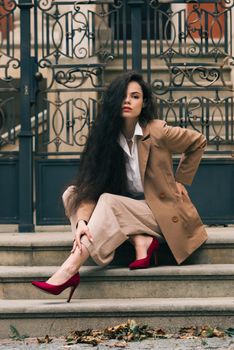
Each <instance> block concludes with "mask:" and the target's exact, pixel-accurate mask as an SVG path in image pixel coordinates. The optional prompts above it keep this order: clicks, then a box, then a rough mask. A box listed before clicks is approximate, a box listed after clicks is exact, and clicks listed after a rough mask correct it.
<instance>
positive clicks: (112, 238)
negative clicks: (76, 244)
mask: <svg viewBox="0 0 234 350" xmlns="http://www.w3.org/2000/svg"><path fill="white" fill-rule="evenodd" d="M71 224H72V231H73V232H74V225H75V223H74V222H72V220H71ZM88 227H89V230H90V232H91V234H92V236H93V243H91V242H90V241H89V240H88V238H87V237H86V236H83V237H82V239H81V242H82V244H84V245H85V247H86V248H87V249H88V251H89V254H90V256H91V257H92V259H93V260H94V261H95V262H96V263H97V264H98V265H101V266H104V265H107V264H108V263H110V262H111V260H112V259H113V257H114V254H115V249H116V248H117V247H118V246H120V245H121V244H122V243H123V242H124V241H126V240H127V239H128V238H129V237H130V236H131V235H136V234H148V235H150V236H155V237H157V236H159V235H161V230H160V228H159V226H158V225H157V223H156V221H155V218H154V216H153V214H152V212H151V210H150V208H149V207H148V205H147V204H146V202H145V200H136V199H131V198H128V197H124V196H118V195H114V194H110V193H103V194H102V195H101V196H100V198H99V200H98V202H97V205H96V207H95V209H94V211H93V213H92V216H91V218H90V220H89V223H88Z"/></svg>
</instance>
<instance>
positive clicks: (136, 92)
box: [130, 91, 142, 95]
mask: <svg viewBox="0 0 234 350" xmlns="http://www.w3.org/2000/svg"><path fill="white" fill-rule="evenodd" d="M130 94H139V95H141V94H142V92H140V91H131V92H130Z"/></svg>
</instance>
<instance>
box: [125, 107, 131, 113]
mask: <svg viewBox="0 0 234 350" xmlns="http://www.w3.org/2000/svg"><path fill="white" fill-rule="evenodd" d="M131 110H132V108H129V107H124V108H123V111H124V112H130V111H131Z"/></svg>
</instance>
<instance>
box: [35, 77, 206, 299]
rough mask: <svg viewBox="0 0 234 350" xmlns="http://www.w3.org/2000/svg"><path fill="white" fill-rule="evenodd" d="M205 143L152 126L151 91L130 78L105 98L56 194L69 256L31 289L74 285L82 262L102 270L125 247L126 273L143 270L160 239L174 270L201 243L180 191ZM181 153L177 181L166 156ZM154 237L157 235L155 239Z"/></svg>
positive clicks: (157, 123) (201, 233) (202, 234)
mask: <svg viewBox="0 0 234 350" xmlns="http://www.w3.org/2000/svg"><path fill="white" fill-rule="evenodd" d="M205 145H206V140H205V138H204V136H203V135H201V134H200V133H197V132H195V131H192V130H187V129H182V128H180V127H170V126H167V124H166V123H165V122H164V121H161V120H155V119H154V104H153V97H152V91H151V89H150V87H149V86H148V85H147V84H146V83H145V82H144V81H143V79H142V76H141V75H139V74H138V73H135V72H130V73H126V74H124V75H122V76H120V77H118V78H117V79H116V80H114V81H113V82H112V83H111V84H110V86H109V88H108V89H107V91H106V94H105V97H104V101H103V107H102V111H101V113H100V115H99V117H98V118H97V120H96V122H95V124H94V126H93V128H92V131H91V134H90V136H89V138H88V141H87V144H86V149H85V152H84V153H83V156H82V159H81V164H80V171H79V175H78V178H77V181H76V184H75V186H70V187H69V188H68V189H67V190H66V191H65V193H64V194H63V202H64V205H65V210H66V213H67V215H68V217H69V218H70V221H71V225H72V231H73V232H74V236H75V239H74V244H73V248H72V251H71V254H70V256H69V257H68V258H67V260H66V261H65V262H64V263H63V265H62V266H61V267H60V268H59V269H58V271H57V272H56V273H55V274H54V275H53V276H52V277H51V278H50V279H49V280H48V281H47V282H36V281H34V282H32V283H33V285H35V286H36V287H38V288H40V289H42V290H43V291H46V292H49V293H51V294H56V295H57V294H60V293H61V292H62V291H63V290H64V289H66V288H68V287H71V293H70V296H69V298H68V302H69V301H70V299H71V297H72V294H73V292H74V290H75V288H76V287H77V286H78V284H79V282H80V277H79V272H78V271H79V268H80V267H81V266H82V265H83V264H84V262H85V261H86V260H87V258H88V257H89V256H91V257H92V258H93V260H94V261H95V262H96V263H97V264H99V265H106V264H108V263H109V262H110V261H111V260H112V259H113V257H114V252H115V249H116V248H117V247H118V246H119V245H121V244H122V243H123V242H124V241H126V240H127V239H130V240H131V242H132V243H133V244H134V246H135V250H136V260H135V261H134V262H132V263H131V264H130V265H129V267H130V268H131V269H136V268H147V267H149V266H150V262H151V258H152V257H153V256H155V257H156V259H155V262H156V263H157V253H158V248H159V244H158V240H157V238H156V237H157V235H158V233H161V234H162V235H163V236H164V238H165V240H166V242H167V244H168V246H169V248H170V249H171V251H172V253H173V255H174V257H175V259H176V261H177V263H178V264H180V263H182V262H183V261H184V260H185V259H186V258H188V256H189V255H190V254H191V253H193V252H194V251H195V250H196V249H197V248H198V247H199V246H201V244H203V243H204V242H205V241H206V239H207V234H206V231H205V229H204V227H203V225H202V222H201V219H200V217H199V215H198V213H197V211H196V209H195V207H194V206H193V204H192V203H191V201H190V199H189V197H188V194H187V191H186V189H185V187H184V184H185V185H190V184H191V183H192V180H193V177H194V175H195V173H196V170H197V168H198V165H199V162H200V159H201V157H202V154H203V151H204V148H205ZM173 153H181V154H182V156H181V160H180V163H179V165H178V167H177V170H176V173H175V175H174V173H173V166H172V154H173ZM157 232H158V233H157Z"/></svg>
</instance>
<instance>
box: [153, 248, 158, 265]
mask: <svg viewBox="0 0 234 350" xmlns="http://www.w3.org/2000/svg"><path fill="white" fill-rule="evenodd" d="M154 264H155V266H157V265H158V249H157V250H155V252H154Z"/></svg>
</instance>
